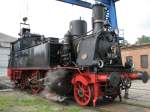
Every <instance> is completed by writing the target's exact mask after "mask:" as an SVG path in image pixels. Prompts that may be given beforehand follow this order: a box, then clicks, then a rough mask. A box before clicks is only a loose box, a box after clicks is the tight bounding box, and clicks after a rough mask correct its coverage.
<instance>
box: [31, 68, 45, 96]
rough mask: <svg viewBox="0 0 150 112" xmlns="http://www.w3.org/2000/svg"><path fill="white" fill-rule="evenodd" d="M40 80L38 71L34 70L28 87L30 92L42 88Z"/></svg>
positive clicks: (36, 91) (35, 91)
mask: <svg viewBox="0 0 150 112" xmlns="http://www.w3.org/2000/svg"><path fill="white" fill-rule="evenodd" d="M39 80H40V72H39V71H36V72H34V73H33V74H32V77H31V79H30V87H31V91H32V94H37V93H39V92H40V91H41V90H42V84H43V83H42V82H41V81H39Z"/></svg>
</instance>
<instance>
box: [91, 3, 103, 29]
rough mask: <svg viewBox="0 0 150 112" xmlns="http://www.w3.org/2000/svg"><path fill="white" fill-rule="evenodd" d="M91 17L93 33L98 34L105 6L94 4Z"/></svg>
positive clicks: (101, 25)
mask: <svg viewBox="0 0 150 112" xmlns="http://www.w3.org/2000/svg"><path fill="white" fill-rule="evenodd" d="M92 11H93V13H92V14H93V17H92V22H93V23H92V24H93V31H94V32H98V31H100V30H101V29H102V28H103V25H104V21H105V6H104V5H102V4H95V5H94V6H93V8H92Z"/></svg>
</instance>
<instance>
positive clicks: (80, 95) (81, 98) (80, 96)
mask: <svg viewBox="0 0 150 112" xmlns="http://www.w3.org/2000/svg"><path fill="white" fill-rule="evenodd" d="M74 98H75V100H76V102H77V103H78V104H79V105H81V106H85V105H88V104H89V103H90V101H91V98H92V91H91V88H90V86H89V85H84V84H83V83H82V82H77V83H76V84H75V85H74Z"/></svg>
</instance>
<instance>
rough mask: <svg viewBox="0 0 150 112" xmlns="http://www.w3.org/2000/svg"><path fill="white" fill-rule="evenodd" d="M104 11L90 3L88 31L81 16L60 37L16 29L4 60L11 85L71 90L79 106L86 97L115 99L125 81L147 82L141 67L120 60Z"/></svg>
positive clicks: (127, 83)
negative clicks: (89, 25)
mask: <svg viewBox="0 0 150 112" xmlns="http://www.w3.org/2000/svg"><path fill="white" fill-rule="evenodd" d="M105 10H106V7H105V6H103V5H102V4H95V5H93V9H92V11H93V16H92V31H91V32H87V23H86V21H84V20H74V21H71V23H70V29H69V31H68V32H67V33H66V34H65V36H64V39H63V41H61V42H60V40H59V38H54V37H48V38H45V37H44V36H43V35H39V34H32V33H30V28H26V27H24V28H22V29H21V33H20V36H21V37H20V38H19V39H18V40H17V41H15V42H13V43H12V47H11V54H10V60H9V65H8V76H9V77H10V79H11V80H12V81H13V82H14V84H15V86H16V87H19V88H21V89H27V88H28V89H29V88H30V89H31V90H32V92H33V93H38V92H39V91H41V90H42V89H43V88H44V86H45V82H46V81H50V82H51V83H48V84H49V88H50V91H51V92H55V93H57V94H59V95H61V96H69V95H71V94H73V95H74V98H75V100H76V102H77V103H78V104H79V105H81V106H84V105H88V104H89V103H90V102H91V101H92V102H93V105H94V106H95V105H96V101H97V100H98V99H102V98H108V99H111V100H114V99H115V98H116V97H117V96H119V97H120V98H121V92H120V91H121V90H122V89H125V90H126V91H127V90H128V89H129V88H130V86H131V80H136V79H141V80H143V82H147V80H148V75H147V72H134V71H133V69H132V62H131V61H129V62H126V64H125V65H123V64H122V59H121V51H120V43H119V41H120V38H119V37H118V33H117V32H116V30H114V29H111V27H110V26H109V23H107V20H106V11H105ZM24 25H26V24H25V23H24Z"/></svg>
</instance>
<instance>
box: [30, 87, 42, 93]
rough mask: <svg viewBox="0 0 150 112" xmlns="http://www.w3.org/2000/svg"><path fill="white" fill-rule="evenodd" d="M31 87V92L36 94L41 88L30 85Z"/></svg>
mask: <svg viewBox="0 0 150 112" xmlns="http://www.w3.org/2000/svg"><path fill="white" fill-rule="evenodd" d="M31 89H32V94H37V93H39V92H40V91H41V90H42V89H41V88H40V87H38V86H37V87H31Z"/></svg>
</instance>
